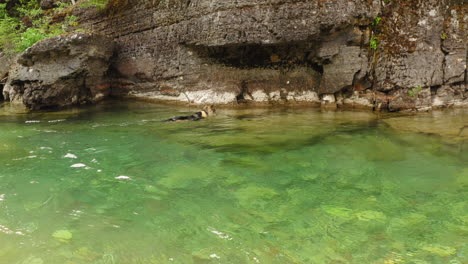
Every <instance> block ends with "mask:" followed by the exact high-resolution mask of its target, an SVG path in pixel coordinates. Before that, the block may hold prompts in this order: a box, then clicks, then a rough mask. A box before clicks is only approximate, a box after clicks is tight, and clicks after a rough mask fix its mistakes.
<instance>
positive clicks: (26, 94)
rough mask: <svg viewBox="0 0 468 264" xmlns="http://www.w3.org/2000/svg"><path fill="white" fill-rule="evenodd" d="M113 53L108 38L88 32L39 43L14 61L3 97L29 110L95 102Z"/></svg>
mask: <svg viewBox="0 0 468 264" xmlns="http://www.w3.org/2000/svg"><path fill="white" fill-rule="evenodd" d="M113 50H114V42H113V40H112V39H111V38H108V37H106V36H102V35H95V34H88V33H77V34H72V35H69V36H58V37H54V38H50V39H46V40H43V41H40V42H38V43H37V44H35V45H34V46H33V47H31V48H29V49H28V50H26V51H25V52H24V53H22V54H21V55H20V56H19V57H18V58H17V60H16V62H15V63H14V64H13V66H12V67H11V69H10V72H9V77H8V81H7V83H6V85H5V87H4V89H3V96H4V98H5V100H9V101H11V102H13V103H15V104H20V105H24V106H26V107H27V108H29V109H33V110H37V109H43V108H51V107H63V106H69V105H77V104H83V103H88V102H96V101H99V100H101V99H103V98H105V97H106V96H108V95H109V93H110V84H109V80H108V79H107V77H106V73H107V70H108V68H109V64H110V58H111V57H112V54H113Z"/></svg>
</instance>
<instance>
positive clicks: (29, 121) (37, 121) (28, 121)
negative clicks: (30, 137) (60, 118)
mask: <svg viewBox="0 0 468 264" xmlns="http://www.w3.org/2000/svg"><path fill="white" fill-rule="evenodd" d="M40 122H41V121H39V120H27V121H24V123H26V124H34V123H40Z"/></svg>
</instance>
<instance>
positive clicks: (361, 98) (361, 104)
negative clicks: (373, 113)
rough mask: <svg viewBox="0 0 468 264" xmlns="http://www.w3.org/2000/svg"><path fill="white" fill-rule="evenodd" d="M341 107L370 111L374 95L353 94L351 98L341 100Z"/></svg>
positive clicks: (371, 93) (370, 93) (369, 92)
mask: <svg viewBox="0 0 468 264" xmlns="http://www.w3.org/2000/svg"><path fill="white" fill-rule="evenodd" d="M343 107H345V108H357V109H372V108H373V107H374V94H373V92H371V91H368V92H367V93H359V92H357V91H355V92H353V94H352V96H350V97H347V98H344V99H343Z"/></svg>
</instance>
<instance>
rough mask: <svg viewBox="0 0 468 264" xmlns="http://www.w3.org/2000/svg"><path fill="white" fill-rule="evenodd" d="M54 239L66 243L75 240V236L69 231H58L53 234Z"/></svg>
mask: <svg viewBox="0 0 468 264" xmlns="http://www.w3.org/2000/svg"><path fill="white" fill-rule="evenodd" d="M52 237H53V238H55V239H57V240H60V241H62V242H66V241H68V240H71V239H72V238H73V234H72V232H70V231H68V230H57V231H55V232H54V233H53V234H52Z"/></svg>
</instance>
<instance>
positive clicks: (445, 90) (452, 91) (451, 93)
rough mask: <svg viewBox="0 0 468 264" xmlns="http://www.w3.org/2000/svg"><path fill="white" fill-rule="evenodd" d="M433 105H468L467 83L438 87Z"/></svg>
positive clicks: (437, 106)
mask: <svg viewBox="0 0 468 264" xmlns="http://www.w3.org/2000/svg"><path fill="white" fill-rule="evenodd" d="M432 105H433V107H436V108H443V107H451V106H455V107H463V106H465V107H466V106H468V89H467V86H466V84H460V85H444V86H442V87H440V88H439V89H437V91H436V94H435V95H434V96H433V99H432Z"/></svg>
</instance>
